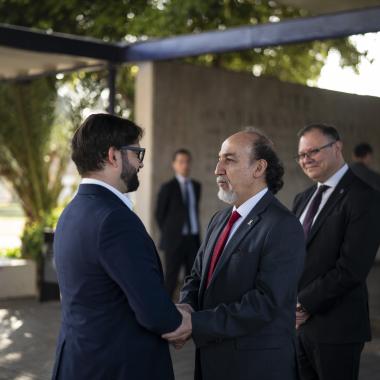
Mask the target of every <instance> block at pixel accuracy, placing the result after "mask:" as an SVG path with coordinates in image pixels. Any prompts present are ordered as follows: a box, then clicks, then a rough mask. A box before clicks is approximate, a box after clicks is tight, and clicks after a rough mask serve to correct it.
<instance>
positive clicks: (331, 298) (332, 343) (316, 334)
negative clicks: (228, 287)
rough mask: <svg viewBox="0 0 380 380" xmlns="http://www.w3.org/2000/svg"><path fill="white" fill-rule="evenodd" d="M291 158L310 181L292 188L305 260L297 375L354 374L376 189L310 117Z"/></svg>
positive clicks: (374, 232) (363, 331)
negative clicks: (303, 186) (356, 172)
mask: <svg viewBox="0 0 380 380" xmlns="http://www.w3.org/2000/svg"><path fill="white" fill-rule="evenodd" d="M298 137H299V145H298V155H297V156H296V160H297V162H298V163H299V165H300V167H301V169H302V170H303V172H304V173H305V174H306V175H307V176H308V177H309V178H310V179H311V180H313V181H314V182H315V185H314V186H312V187H310V188H309V189H307V190H306V191H304V192H303V193H301V194H298V195H297V196H296V198H295V201H294V207H293V211H294V212H295V214H296V215H297V217H298V218H299V220H300V222H301V223H302V225H303V229H304V234H305V238H306V249H307V255H306V261H305V268H304V272H303V275H302V277H301V280H300V283H299V288H298V304H297V309H296V320H297V323H296V327H297V330H298V362H299V369H300V374H301V379H302V380H347V379H351V380H354V379H357V378H358V373H359V364H360V355H361V352H362V349H363V346H364V342H366V341H369V340H370V339H371V330H370V323H369V315H368V293H367V286H366V278H367V275H368V273H369V271H370V269H371V266H372V263H373V260H374V257H375V254H376V250H377V248H378V246H379V242H380V235H379V233H378V227H377V225H378V217H379V215H380V199H379V194H378V193H376V192H375V190H373V189H372V188H371V187H369V186H368V185H367V184H365V183H364V182H362V181H361V180H360V179H359V178H358V177H356V176H355V175H354V174H353V172H352V171H351V170H350V169H349V167H348V166H347V164H346V163H345V161H344V158H343V154H342V148H343V144H342V142H341V140H340V137H339V134H338V132H337V130H336V129H335V128H334V127H332V126H328V125H324V124H312V125H309V126H307V127H305V128H304V129H302V130H301V131H300V132H299V134H298Z"/></svg>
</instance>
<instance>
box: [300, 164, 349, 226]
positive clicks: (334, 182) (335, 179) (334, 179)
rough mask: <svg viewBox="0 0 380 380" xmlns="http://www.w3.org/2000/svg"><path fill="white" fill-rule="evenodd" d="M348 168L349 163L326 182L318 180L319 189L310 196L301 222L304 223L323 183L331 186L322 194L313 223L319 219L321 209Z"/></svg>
mask: <svg viewBox="0 0 380 380" xmlns="http://www.w3.org/2000/svg"><path fill="white" fill-rule="evenodd" d="M347 170H348V165H347V164H344V165H343V166H342V167H341V168H340V169H339V170H338V171H336V172H335V173H334V174H333V175H332V176H331V177H330V178H329V179H328V180H327V181H325V182H318V187H317V189H316V190H315V192H314V194H313V196H312V197H311V198H310V201H309V203H308V204H307V206H306V207H305V210H303V213H302V214H301V217H300V222H301V224H302V223H303V221H304V220H305V216H306V213H307V210H308V209H309V207H310V204H311V202H312V201H313V199H314V197H315V196H316V194H317V191H318V188H319V186H322V185H327V186H329V189H327V190H325V191H324V193H323V194H322V200H321V203H320V205H319V208H318V211H317V213H316V214H315V217H314V219H313V223H314V222H315V220H316V219H317V217H318V215H319V213H320V212H321V210H322V209H323V207H324V205H325V204H326V203H327V201H328V199H329V198H330V196H331V194H332V193H333V191H334V190H335V188H336V187H337V185H338V183H339V181H340V180H341V179H342V177H343V176H344V175H345V174H346V172H347Z"/></svg>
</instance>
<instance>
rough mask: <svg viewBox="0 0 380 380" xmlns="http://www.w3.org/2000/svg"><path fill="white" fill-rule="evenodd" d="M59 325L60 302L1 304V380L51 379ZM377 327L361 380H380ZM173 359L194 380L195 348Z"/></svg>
mask: <svg viewBox="0 0 380 380" xmlns="http://www.w3.org/2000/svg"><path fill="white" fill-rule="evenodd" d="M0 275H1V274H0ZM379 278H380V266H377V267H376V268H375V270H374V271H373V272H372V273H371V276H370V278H369V283H370V287H371V288H373V287H374V286H376V289H377V288H380V281H379ZM373 293H375V294H372V300H373V303H371V308H372V315H374V314H375V316H379V317H380V289H377V292H373ZM348 318H349V316H348ZM378 320H380V319H378ZM59 323H60V306H59V303H58V302H48V303H42V304H41V303H38V302H37V301H36V300H32V299H20V300H11V301H0V380H48V379H50V376H51V369H52V365H53V360H54V351H55V343H56V337H57V333H58V329H59ZM378 327H379V326H378V325H377V324H376V326H375V333H376V338H375V339H374V340H373V341H372V342H371V343H369V344H367V345H366V347H365V349H364V353H363V355H362V365H361V372H360V380H378V379H380V329H379V328H378ZM172 356H173V364H174V369H175V374H176V379H177V380H192V379H193V365H194V364H193V363H194V347H193V345H192V344H191V343H189V344H187V345H186V346H185V347H184V348H183V349H182V350H180V351H172ZM231 380H232V379H231Z"/></svg>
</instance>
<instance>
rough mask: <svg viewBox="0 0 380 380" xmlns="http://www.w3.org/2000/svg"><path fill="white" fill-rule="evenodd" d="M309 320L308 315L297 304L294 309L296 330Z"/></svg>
mask: <svg viewBox="0 0 380 380" xmlns="http://www.w3.org/2000/svg"><path fill="white" fill-rule="evenodd" d="M309 318H310V314H309V313H308V312H307V311H306V310H305V309H304V308H303V307H302V306H301V304H300V303H297V307H296V329H297V330H298V329H299V327H300V326H301V325H303V324H304V323H305V322H306V321H307V320H308V319H309Z"/></svg>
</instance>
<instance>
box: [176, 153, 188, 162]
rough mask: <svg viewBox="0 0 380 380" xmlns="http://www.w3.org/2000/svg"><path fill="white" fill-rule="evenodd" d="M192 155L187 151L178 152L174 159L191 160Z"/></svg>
mask: <svg viewBox="0 0 380 380" xmlns="http://www.w3.org/2000/svg"><path fill="white" fill-rule="evenodd" d="M189 160H190V156H189V155H188V154H187V153H177V154H176V155H175V159H174V161H189Z"/></svg>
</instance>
